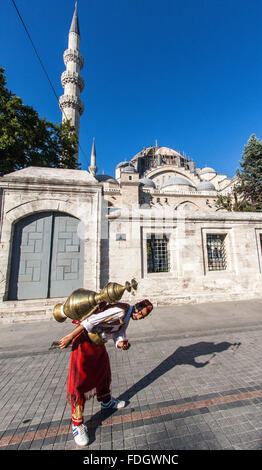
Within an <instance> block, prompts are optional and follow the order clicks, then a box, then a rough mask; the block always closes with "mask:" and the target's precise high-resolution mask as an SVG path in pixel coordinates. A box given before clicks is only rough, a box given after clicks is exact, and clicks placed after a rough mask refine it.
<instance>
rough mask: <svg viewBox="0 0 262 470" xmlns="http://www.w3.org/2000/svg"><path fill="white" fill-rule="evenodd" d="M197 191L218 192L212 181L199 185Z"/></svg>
mask: <svg viewBox="0 0 262 470" xmlns="http://www.w3.org/2000/svg"><path fill="white" fill-rule="evenodd" d="M197 191H216V188H215V186H214V185H213V183H210V181H202V182H201V183H199V184H198V185H197Z"/></svg>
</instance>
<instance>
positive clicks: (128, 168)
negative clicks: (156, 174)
mask: <svg viewBox="0 0 262 470" xmlns="http://www.w3.org/2000/svg"><path fill="white" fill-rule="evenodd" d="M121 168H122V172H127V173H130V172H132V173H136V169H135V167H134V165H132V163H130V164H129V165H127V166H122V167H121Z"/></svg>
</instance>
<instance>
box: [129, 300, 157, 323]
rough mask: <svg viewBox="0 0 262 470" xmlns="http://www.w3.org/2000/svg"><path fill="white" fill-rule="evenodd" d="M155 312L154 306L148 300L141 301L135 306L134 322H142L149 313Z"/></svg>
mask: <svg viewBox="0 0 262 470" xmlns="http://www.w3.org/2000/svg"><path fill="white" fill-rule="evenodd" d="M152 310H153V305H152V304H151V302H150V301H149V300H147V299H145V300H141V302H138V303H136V304H135V305H134V310H133V313H132V318H133V320H140V319H142V318H145V317H147V315H149V313H150V312H151V311H152Z"/></svg>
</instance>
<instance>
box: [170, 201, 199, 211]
mask: <svg viewBox="0 0 262 470" xmlns="http://www.w3.org/2000/svg"><path fill="white" fill-rule="evenodd" d="M175 210H185V211H186V210H194V211H199V210H200V208H199V207H198V205H197V204H195V203H194V202H192V201H183V202H180V203H179V204H178V205H177V206H176V207H175Z"/></svg>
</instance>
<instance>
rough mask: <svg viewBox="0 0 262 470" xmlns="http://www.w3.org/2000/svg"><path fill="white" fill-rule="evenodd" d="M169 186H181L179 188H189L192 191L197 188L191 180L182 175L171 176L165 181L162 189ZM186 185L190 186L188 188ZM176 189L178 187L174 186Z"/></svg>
mask: <svg viewBox="0 0 262 470" xmlns="http://www.w3.org/2000/svg"><path fill="white" fill-rule="evenodd" d="M169 186H180V187H179V188H178V189H179V190H183V189H189V190H190V191H192V190H195V187H194V186H193V184H192V183H191V182H190V181H189V180H187V179H186V178H182V177H180V176H170V178H168V180H167V181H165V182H164V184H163V185H162V187H161V189H165V188H167V187H169ZM183 186H184V188H183ZM186 186H187V187H188V188H186ZM174 189H177V188H174Z"/></svg>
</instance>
